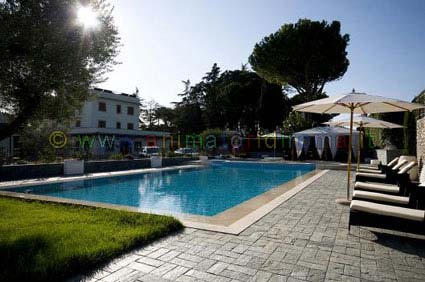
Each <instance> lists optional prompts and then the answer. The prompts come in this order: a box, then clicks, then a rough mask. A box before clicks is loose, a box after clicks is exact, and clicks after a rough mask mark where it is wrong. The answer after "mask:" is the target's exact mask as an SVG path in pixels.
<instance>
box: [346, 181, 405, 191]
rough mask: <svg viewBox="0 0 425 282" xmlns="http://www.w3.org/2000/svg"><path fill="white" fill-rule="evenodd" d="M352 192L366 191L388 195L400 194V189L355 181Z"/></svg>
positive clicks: (384, 184) (388, 185)
mask: <svg viewBox="0 0 425 282" xmlns="http://www.w3.org/2000/svg"><path fill="white" fill-rule="evenodd" d="M354 190H367V191H374V192H384V193H390V194H399V193H400V187H399V186H398V185H395V184H387V183H374V182H361V181H357V182H356V183H354Z"/></svg>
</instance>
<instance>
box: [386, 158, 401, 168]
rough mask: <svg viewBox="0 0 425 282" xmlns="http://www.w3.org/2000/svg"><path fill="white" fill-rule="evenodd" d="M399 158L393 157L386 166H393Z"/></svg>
mask: <svg viewBox="0 0 425 282" xmlns="http://www.w3.org/2000/svg"><path fill="white" fill-rule="evenodd" d="M399 159H400V158H399V157H397V158H395V159H393V160H392V161H390V162H389V164H388V165H387V166H389V167H392V166H394V165H395V164H396V163H397V162H398V160H399Z"/></svg>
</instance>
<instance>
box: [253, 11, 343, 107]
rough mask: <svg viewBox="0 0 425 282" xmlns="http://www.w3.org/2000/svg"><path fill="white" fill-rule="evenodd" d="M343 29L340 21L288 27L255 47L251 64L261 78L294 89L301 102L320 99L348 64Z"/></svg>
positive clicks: (310, 22) (312, 22)
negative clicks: (326, 88) (328, 83)
mask: <svg viewBox="0 0 425 282" xmlns="http://www.w3.org/2000/svg"><path fill="white" fill-rule="evenodd" d="M340 30H341V25H340V23H339V22H338V21H333V22H332V23H330V24H328V23H327V22H326V21H321V22H319V21H311V20H307V19H301V20H299V21H298V22H297V23H295V24H285V25H283V26H282V27H281V28H280V29H279V30H278V31H277V32H275V33H273V34H270V35H269V36H266V37H264V38H263V39H262V40H261V42H259V43H257V44H256V45H255V47H254V50H253V52H252V54H251V56H250V57H249V63H250V64H251V66H252V68H253V70H254V71H255V72H256V73H257V74H258V75H260V76H261V77H262V78H264V79H266V80H268V81H270V82H273V83H278V84H281V85H289V86H290V87H292V88H294V89H295V90H296V91H297V93H298V94H299V95H300V97H301V99H299V100H302V102H305V101H310V100H315V99H318V98H320V95H321V94H322V92H323V88H324V86H325V84H326V83H327V82H329V81H333V80H336V79H339V78H341V77H342V76H343V75H344V73H345V72H346V71H347V68H348V65H349V60H348V59H347V52H346V47H347V45H348V42H349V40H350V38H349V35H348V34H344V35H341V33H340Z"/></svg>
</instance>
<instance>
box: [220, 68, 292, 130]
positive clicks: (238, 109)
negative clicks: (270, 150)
mask: <svg viewBox="0 0 425 282" xmlns="http://www.w3.org/2000/svg"><path fill="white" fill-rule="evenodd" d="M219 85H220V86H219V97H218V105H219V107H220V109H221V111H222V116H223V119H222V120H223V123H224V122H225V123H226V124H227V125H228V126H229V127H230V128H232V129H235V128H236V127H237V126H238V125H241V126H242V127H244V128H245V129H246V130H247V131H248V132H251V133H254V132H255V125H256V124H257V123H260V126H261V127H262V128H265V129H268V130H274V129H275V128H276V126H279V125H281V123H282V120H283V119H284V118H285V117H286V116H287V115H288V112H289V105H288V103H287V99H288V98H287V96H286V94H285V93H283V92H282V87H281V86H280V85H277V84H272V83H269V82H267V81H265V80H264V79H262V78H261V77H259V76H258V75H257V74H256V73H254V72H250V71H243V70H242V71H241V70H235V71H225V72H224V73H223V74H222V75H221V77H220V80H219ZM223 123H222V124H221V125H220V126H221V127H223V126H224V125H225V124H223Z"/></svg>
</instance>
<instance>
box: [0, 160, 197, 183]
mask: <svg viewBox="0 0 425 282" xmlns="http://www.w3.org/2000/svg"><path fill="white" fill-rule="evenodd" d="M197 159H198V158H189V157H181V158H163V159H162V166H163V167H166V166H177V165H183V164H185V163H187V162H189V161H193V160H197ZM149 167H151V161H150V159H141V160H117V161H113V160H106V161H88V162H85V163H84V173H96V172H109V171H121V170H132V169H142V168H149ZM63 172H64V171H63V163H57V164H29V165H5V166H0V181H12V180H23V179H35V178H47V177H55V176H63Z"/></svg>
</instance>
